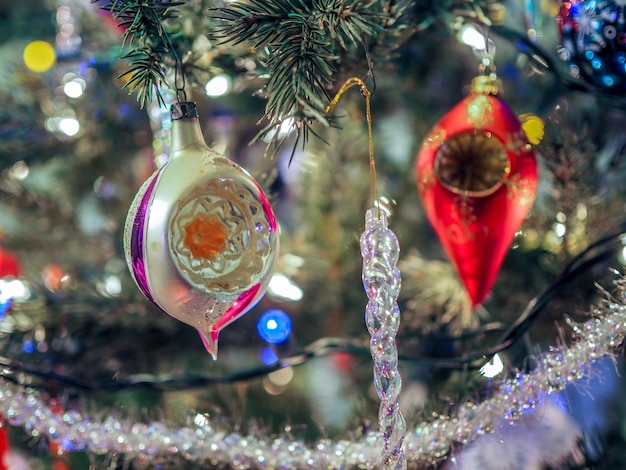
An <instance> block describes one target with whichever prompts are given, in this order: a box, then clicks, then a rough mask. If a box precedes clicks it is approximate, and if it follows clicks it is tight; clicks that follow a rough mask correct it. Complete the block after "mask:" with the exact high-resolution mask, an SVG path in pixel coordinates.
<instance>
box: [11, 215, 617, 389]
mask: <svg viewBox="0 0 626 470" xmlns="http://www.w3.org/2000/svg"><path fill="white" fill-rule="evenodd" d="M625 234H626V221H625V222H622V223H621V224H620V225H619V226H618V229H617V230H616V231H615V232H614V233H611V234H609V235H606V236H604V237H602V238H601V239H599V240H597V241H596V242H594V243H592V244H590V245H589V246H588V247H587V248H586V249H585V250H584V251H582V252H581V253H580V254H578V255H577V256H576V257H574V258H573V259H572V260H571V261H570V263H569V264H568V265H567V266H566V267H565V269H564V270H563V271H562V273H561V274H560V275H559V276H558V277H557V279H556V280H555V281H554V282H553V283H552V284H551V285H550V286H548V287H547V288H546V289H545V290H544V291H542V292H541V293H540V294H539V295H537V296H536V297H534V298H533V299H532V300H531V301H530V302H529V303H528V304H527V306H526V308H525V309H524V311H523V312H522V314H521V315H520V316H519V317H518V318H517V320H516V321H515V322H514V323H513V324H512V325H510V326H509V327H508V328H506V329H505V326H504V325H503V324H501V323H498V322H491V323H488V324H485V325H483V326H482V327H480V328H477V329H475V330H471V331H468V332H464V333H462V334H460V335H450V336H446V335H439V334H425V335H419V336H421V337H422V338H423V339H429V340H431V341H457V342H459V341H460V342H463V341H467V340H470V339H474V338H477V337H480V336H484V335H485V334H487V333H492V332H495V331H502V330H505V331H504V333H503V334H502V335H501V337H500V338H499V340H498V341H497V342H496V344H495V345H493V346H490V347H486V348H483V349H479V350H476V351H473V352H469V353H466V354H462V355H459V356H456V357H446V358H441V357H425V356H415V355H406V354H401V355H400V356H399V359H400V360H402V361H406V362H412V363H419V364H420V365H422V366H427V367H432V368H437V369H452V370H454V369H457V370H461V369H463V370H468V369H477V368H480V367H482V366H483V365H484V364H486V363H487V362H488V361H490V360H491V358H492V357H493V356H494V355H495V354H497V353H499V352H503V351H505V350H507V349H509V348H510V347H512V346H513V345H514V344H516V343H517V342H518V341H519V340H520V339H521V338H523V337H524V335H525V333H526V332H527V331H528V329H529V328H530V327H531V326H532V325H533V323H534V322H535V321H536V320H537V319H538V318H539V316H540V315H541V313H542V312H543V311H544V309H545V308H546V306H547V305H548V304H549V303H550V302H551V301H552V299H554V297H556V296H557V295H558V294H559V293H560V292H561V291H562V290H563V289H564V288H565V287H567V286H568V285H569V284H570V283H571V282H572V281H573V280H575V279H576V278H577V277H579V276H580V275H582V274H584V273H585V272H587V271H589V270H590V269H592V268H594V267H595V266H596V265H598V264H600V263H606V262H607V261H608V260H610V259H611V258H612V257H614V256H615V253H616V251H617V248H616V247H615V246H614V245H615V244H616V242H620V243H619V244H620V246H622V243H621V242H622V240H623V239H624V236H625ZM337 353H347V354H350V355H363V356H368V355H369V348H368V347H367V346H366V345H365V340H359V339H346V338H333V337H329V338H321V339H318V340H316V341H314V342H312V343H311V344H309V345H308V346H306V347H304V348H303V349H302V350H301V351H299V352H298V353H296V354H293V355H291V356H289V357H284V358H281V359H280V360H279V361H277V362H276V363H274V364H271V365H268V366H261V367H252V368H249V369H243V370H239V371H235V372H233V373H230V374H225V375H207V374H196V375H194V374H191V375H190V374H186V375H173V374H168V375H158V376H157V375H152V374H134V375H131V376H128V377H116V378H114V379H111V380H107V381H95V380H94V381H91V380H85V379H81V378H80V377H75V376H71V375H66V374H60V373H57V372H53V371H46V370H42V369H40V368H37V367H34V366H31V365H28V364H24V363H22V362H19V361H15V360H12V359H9V358H6V357H0V367H2V368H3V370H2V372H1V373H0V377H2V378H4V379H8V380H11V381H13V382H16V383H20V384H22V385H24V386H29V387H43V386H44V385H43V384H36V383H31V381H28V380H21V379H20V378H17V377H16V373H21V374H24V375H26V376H31V377H36V378H39V379H41V380H43V381H44V384H45V382H46V381H52V382H55V383H58V384H61V385H63V386H66V387H72V388H75V389H80V390H82V391H84V392H119V391H123V390H129V389H139V388H141V389H148V390H155V391H162V392H164V391H181V390H189V389H193V388H201V387H206V386H211V385H216V384H225V383H235V382H247V381H251V380H254V379H257V378H260V377H264V376H266V375H268V374H270V373H272V372H274V371H276V370H279V369H283V368H285V367H295V366H299V365H302V364H304V363H306V362H308V361H310V360H312V359H314V358H317V357H323V356H327V355H330V354H337Z"/></svg>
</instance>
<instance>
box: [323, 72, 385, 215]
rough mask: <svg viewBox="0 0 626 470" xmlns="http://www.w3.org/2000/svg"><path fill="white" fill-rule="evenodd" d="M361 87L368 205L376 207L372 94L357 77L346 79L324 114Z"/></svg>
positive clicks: (328, 112) (376, 190)
mask: <svg viewBox="0 0 626 470" xmlns="http://www.w3.org/2000/svg"><path fill="white" fill-rule="evenodd" d="M357 85H358V86H360V87H361V94H362V95H363V98H365V118H366V119H367V137H368V145H369V161H370V203H371V205H372V207H377V204H378V182H377V179H376V162H375V160H374V134H373V131H372V110H371V106H370V98H371V97H372V94H371V93H370V91H369V90H368V89H367V86H366V85H365V82H364V81H363V80H361V79H360V78H358V77H351V78H349V79H347V80H346V81H345V82H344V84H343V85H341V88H339V91H338V92H337V94H336V95H335V97H334V98H333V99H332V100H331V102H330V103H329V104H328V106H326V114H330V113H331V112H332V111H333V109H335V106H337V103H338V102H339V100H340V99H341V97H342V96H343V95H344V93H345V92H346V91H348V90H349V89H350V88H352V87H353V86H357ZM378 217H379V218H380V210H379V211H378Z"/></svg>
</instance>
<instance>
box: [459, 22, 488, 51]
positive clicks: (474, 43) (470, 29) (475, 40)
mask: <svg viewBox="0 0 626 470" xmlns="http://www.w3.org/2000/svg"><path fill="white" fill-rule="evenodd" d="M459 39H460V40H461V42H462V43H464V44H467V45H468V46H470V47H472V48H474V49H476V50H477V51H484V50H485V49H486V48H487V41H485V36H484V34H483V33H481V32H480V31H479V30H478V28H476V26H474V25H473V24H471V23H466V24H464V25H463V27H462V28H461V31H460V32H459Z"/></svg>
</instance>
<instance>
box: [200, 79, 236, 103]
mask: <svg viewBox="0 0 626 470" xmlns="http://www.w3.org/2000/svg"><path fill="white" fill-rule="evenodd" d="M231 87H232V79H231V78H230V77H229V76H228V75H216V76H215V77H213V78H211V79H210V80H209V81H208V82H207V84H206V85H205V86H204V91H205V92H206V94H207V96H210V97H212V98H217V97H218V96H223V95H226V94H227V93H229V92H230V89H231Z"/></svg>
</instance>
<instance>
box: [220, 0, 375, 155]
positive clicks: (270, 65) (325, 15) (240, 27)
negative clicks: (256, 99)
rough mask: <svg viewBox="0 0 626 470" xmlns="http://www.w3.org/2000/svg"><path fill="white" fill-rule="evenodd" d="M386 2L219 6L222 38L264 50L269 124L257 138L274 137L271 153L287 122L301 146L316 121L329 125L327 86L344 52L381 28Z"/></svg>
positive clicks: (272, 1) (301, 0)
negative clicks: (283, 125) (220, 7)
mask: <svg viewBox="0 0 626 470" xmlns="http://www.w3.org/2000/svg"><path fill="white" fill-rule="evenodd" d="M384 7H385V3H384V2H381V1H379V0H373V1H369V2H362V1H359V0H312V1H306V0H269V1H265V2H257V3H254V4H252V3H249V4H248V3H244V2H235V3H232V4H229V5H228V6H226V7H224V8H222V9H220V10H219V14H218V15H217V18H218V19H220V20H221V21H222V23H223V24H222V26H220V27H218V28H217V29H216V31H214V33H215V35H216V36H217V37H218V38H219V39H221V40H222V41H224V42H229V43H233V44H239V43H242V42H248V43H250V44H251V46H252V47H254V48H255V49H257V50H261V51H262V52H263V59H264V64H265V66H266V68H267V72H268V75H269V81H268V83H267V85H266V90H265V92H266V95H267V104H266V108H265V115H264V116H263V118H262V120H261V121H265V122H266V123H267V125H266V126H265V127H264V128H263V129H262V130H261V131H260V133H259V134H258V135H257V137H256V139H262V138H266V139H269V147H268V149H269V150H271V151H272V153H274V152H275V151H277V150H278V149H279V148H280V146H281V144H282V142H283V140H284V132H283V133H281V132H279V130H280V129H281V125H282V124H283V123H284V122H292V127H293V128H294V129H295V130H296V132H297V139H296V145H297V144H298V142H299V141H300V140H302V142H303V144H304V143H305V142H306V141H307V139H308V135H309V133H310V132H313V130H312V128H311V126H312V124H313V123H314V122H319V123H321V124H323V125H324V126H329V125H330V123H329V119H328V117H327V115H326V106H327V104H328V103H329V101H330V97H329V95H328V92H327V89H328V88H329V87H330V86H332V85H333V84H334V82H335V80H336V75H337V70H338V68H339V65H340V61H339V52H340V51H343V50H348V49H351V48H358V47H359V46H361V45H362V43H363V39H364V38H365V37H371V36H375V35H376V34H378V33H380V32H381V31H382V24H383V21H384V19H385V12H384ZM294 148H295V146H294Z"/></svg>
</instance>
